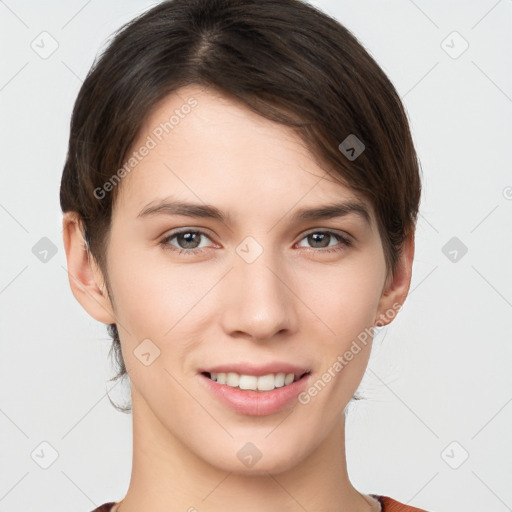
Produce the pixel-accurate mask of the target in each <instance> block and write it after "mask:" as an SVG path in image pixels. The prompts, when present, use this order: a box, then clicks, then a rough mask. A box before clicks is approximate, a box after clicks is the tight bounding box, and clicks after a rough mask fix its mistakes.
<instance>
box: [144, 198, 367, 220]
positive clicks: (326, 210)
mask: <svg viewBox="0 0 512 512" xmlns="http://www.w3.org/2000/svg"><path fill="white" fill-rule="evenodd" d="M349 214H356V215H358V216H359V217H361V219H363V220H364V221H365V222H366V223H367V224H368V225H370V224H371V220H370V219H371V217H370V212H369V211H368V208H367V207H366V206H365V205H364V204H363V203H360V202H359V201H344V202H336V203H330V204H326V205H323V206H319V207H315V208H307V207H306V208H301V209H299V210H296V211H295V212H294V214H293V215H292V221H296V222H300V221H302V222H305V221H316V220H326V219H332V218H337V217H344V216H346V215H349ZM154 215H182V216H185V217H196V218H202V219H214V220H218V221H221V222H223V223H230V222H232V216H231V215H230V214H228V213H223V212H222V211H221V210H219V209H218V208H217V207H215V206H213V205H208V204H198V203H188V202H185V201H180V200H176V199H172V200H171V199H164V200H162V201H160V202H158V203H156V204H154V203H153V202H151V203H149V204H148V205H146V206H145V207H144V208H143V209H142V210H141V211H140V212H139V214H138V215H137V217H140V218H144V217H151V216H154Z"/></svg>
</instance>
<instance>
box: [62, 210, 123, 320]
mask: <svg viewBox="0 0 512 512" xmlns="http://www.w3.org/2000/svg"><path fill="white" fill-rule="evenodd" d="M62 235H63V241H64V249H65V251H66V259H67V264H68V265H67V266H68V268H67V271H68V278H69V285H70V287H71V291H72V292H73V295H74V296H75V298H76V300H78V302H80V304H81V305H82V307H83V308H84V309H85V310H86V311H87V312H88V313H89V314H90V315H91V316H92V317H93V318H95V319H96V320H98V321H99V322H103V323H105V324H111V323H115V316H114V312H113V309H112V305H111V303H110V300H109V297H108V294H107V292H106V287H105V284H104V279H103V276H102V274H101V271H100V269H99V268H98V266H97V264H96V262H95V261H94V257H93V256H92V255H91V254H90V252H89V249H88V247H87V244H86V243H85V240H84V237H83V232H82V225H81V222H80V218H79V216H78V214H77V213H76V212H66V213H65V214H64V217H63V220H62Z"/></svg>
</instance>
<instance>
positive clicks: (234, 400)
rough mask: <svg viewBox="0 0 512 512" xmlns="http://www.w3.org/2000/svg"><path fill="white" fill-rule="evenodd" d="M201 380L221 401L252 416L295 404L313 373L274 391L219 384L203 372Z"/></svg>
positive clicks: (265, 414)
mask: <svg viewBox="0 0 512 512" xmlns="http://www.w3.org/2000/svg"><path fill="white" fill-rule="evenodd" d="M199 377H200V379H201V382H203V383H204V385H205V386H206V387H207V388H208V389H209V390H210V391H211V392H212V393H213V394H214V396H215V397H217V398H218V399H219V400H220V402H222V403H223V404H225V405H227V406H228V407H229V408H231V409H233V410H234V411H235V412H237V413H239V414H248V415H250V416H267V415H269V414H274V413H276V412H279V411H281V410H282V409H284V408H285V407H287V406H289V405H291V404H293V403H294V402H295V401H296V399H297V396H298V395H299V394H300V393H301V392H302V391H303V390H304V388H305V387H306V385H307V383H308V381H309V378H310V377H311V374H310V373H308V374H307V375H304V377H302V378H301V379H299V380H297V381H295V382H292V383H291V384H288V385H287V386H282V387H280V388H275V389H273V390H272V391H253V390H250V389H247V390H243V389H239V388H233V387H231V386H227V385H226V384H219V383H218V382H216V381H214V380H212V379H210V378H209V377H207V376H206V375H203V374H202V373H200V374H199Z"/></svg>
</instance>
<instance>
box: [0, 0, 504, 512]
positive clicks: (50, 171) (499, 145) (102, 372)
mask: <svg viewBox="0 0 512 512" xmlns="http://www.w3.org/2000/svg"><path fill="white" fill-rule="evenodd" d="M315 4H316V5H318V6H320V7H321V8H323V9H324V10H326V11H327V12H328V13H330V14H332V15H334V16H335V17H337V18H338V19H339V20H340V21H341V22H342V23H343V24H344V25H346V26H347V28H348V29H349V30H351V31H352V32H353V33H354V35H356V37H358V39H359V40H360V42H361V43H362V44H363V45H364V46H365V47H366V48H367V49H368V50H369V51H370V53H371V54H372V55H373V56H374V57H375V59H376V60H377V62H378V63H379V64H380V65H381V66H382V68H383V69H384V71H385V72H386V73H387V74H388V76H389V77H390V79H391V80H392V82H393V83H394V84H395V86H396V88H397V90H398V92H399V93H400V95H401V97H402V98H403V101H404V103H405V105H406V108H407V111H408V114H409V117H410V122H411V128H412V131H413V136H414V140H415V143H416V146H417V150H418V153H419V157H420V160H421V164H422V168H423V186H424V193H423V201H422V205H421V215H420V219H419V224H418V229H417V242H416V243H417V249H416V259H415V263H414V268H413V283H412V286H411V293H410V296H409V298H408V300H407V302H406V305H405V307H404V309H403V310H402V312H401V313H400V315H399V316H398V318H397V319H396V320H395V321H394V322H393V323H392V324H391V325H390V326H389V327H386V328H383V329H382V330H381V331H380V333H379V334H378V336H377V338H376V340H375V346H374V352H373V354H372V358H371V360H370V365H369V370H368V372H367V375H366V377H365V379H364V381H363V383H362V386H361V389H360V390H361V391H362V392H363V393H364V394H365V395H366V396H367V397H368V399H367V400H365V401H362V402H361V403H357V404H352V405H351V406H350V414H349V418H348V431H347V454H348V455H347V456H348V465H349V473H350V476H351V479H352V481H353V483H354V485H355V486H356V487H357V488H358V489H359V490H361V491H362V492H372V493H378V494H386V495H389V496H392V497H394V498H395V499H399V500H400V501H403V502H405V503H409V504H411V505H416V506H420V507H423V508H426V509H428V510H432V511H436V512H456V511H461V512H462V511H464V512H476V511H478V512H480V511H482V510H486V511H487V512H493V511H496V512H501V511H506V510H512V487H511V486H510V483H511V481H512V434H511V428H510V427H511V422H512V372H511V361H512V344H511V334H512V327H511V322H510V318H511V313H512V286H511V285H512V271H511V261H512V259H511V257H512V244H511V241H510V239H511V227H512V222H511V220H512V170H511V158H510V148H511V141H510V135H511V133H512V72H511V56H512V1H511V0H501V1H498V2H496V1H495V0H489V1H487V0H481V1H450V2H446V1H440V0H439V1H434V0H428V1H423V2H420V1H419V0H417V1H416V2H413V1H412V0H400V1H387V2H383V1H378V0H375V1H370V0H357V1H356V0H353V1H345V0H344V1H339V2H336V1H334V0H332V1H327V0H326V1H323V2H322V1H318V2H315ZM150 5H153V4H152V3H150V2H144V1H135V0H130V1H121V0H111V1H108V2H100V1H99V0H89V1H83V0H72V1H68V2H62V1H61V2H57V1H50V2H36V1H34V0H32V1H21V0H6V1H0V43H1V63H2V65H1V66H0V119H1V124H0V130H1V131H0V141H1V142H0V144H1V148H2V151H1V157H2V158H1V164H0V172H1V187H0V227H1V233H2V245H1V248H2V250H1V251H0V320H1V322H0V336H1V345H0V346H1V357H0V364H1V367H0V379H1V382H0V384H1V385H0V413H1V414H0V432H1V437H0V442H1V445H0V451H1V453H0V460H1V466H0V511H2V512H3V511H9V512H17V511H23V512H29V511H42V510H52V511H55V512H59V511H62V512H64V511H68V512H69V511H71V510H76V511H78V510H82V511H84V512H86V511H89V510H92V509H93V508H94V507H96V506H98V505H99V504H101V503H103V502H106V501H110V500H114V499H116V500H117V499H120V498H121V497H122V496H123V495H124V493H125V491H126V489H127V487H128V483H129V477H130V469H131V416H130V415H124V414H121V413H118V412H116V411H115V409H114V408H113V407H112V406H111V404H110V402H109V400H108V398H107V390H108V389H110V388H111V387H112V383H110V382H108V379H109V378H110V377H111V376H112V375H113V372H112V369H111V367H110V362H109V360H108V358H107V354H108V349H109V346H110V344H109V342H108V338H107V335H106V331H105V328H104V326H103V325H102V324H100V323H98V322H96V321H95V320H93V319H92V318H90V317H89V316H88V315H87V314H86V313H85V311H83V310H82V308H81V306H80V305H79V304H78V302H77V301H76V300H75V299H74V297H73V295H72V294H71V291H70V289H69V285H68V276H67V273H66V260H65V254H64V249H63V245H62V238H61V237H62V234H61V212H60V208H59V200H58V193H59V184H60V177H61V172H62V166H63V162H64V158H65V152H66V145H67V137H68V126H69V119H70V115H71V110H72V106H73V103H74V100H75V98H76V94H77V92H78V89H79V87H80V85H81V81H82V80H83V78H84V77H85V75H86V73H87V71H88V69H89V67H90V65H91V64H92V61H93V59H94V56H95V55H96V53H97V52H98V50H99V49H100V48H101V47H103V45H104V43H105V41H106V39H107V37H108V36H109V35H110V34H111V33H112V32H113V31H114V30H116V29H117V28H119V27H120V25H121V24H122V23H124V22H126V21H128V20H130V19H131V18H133V17H134V16H135V15H137V14H139V13H141V12H142V11H144V10H145V9H146V8H147V7H149V6H150ZM44 31H46V32H47V33H48V34H49V35H47V34H43V35H40V34H41V33H42V32H44ZM454 31H456V32H457V33H458V34H459V35H457V34H455V35H453V34H452V32H454ZM447 38H448V39H447ZM463 40H465V41H467V43H468V44H469V47H468V48H467V50H466V51H464V52H463V53H462V54H460V55H459V53H460V51H461V50H462V49H463V48H464V46H463V45H464V42H463ZM443 41H445V42H443ZM57 44H58V47H57V48H56V50H55V51H54V52H53V53H52V54H51V55H46V54H45V52H50V51H51V50H52V49H53V47H52V45H54V46H55V45H57ZM31 45H32V46H31ZM43 57H46V58H43ZM44 237H46V238H47V239H48V240H49V241H48V240H43V241H41V239H42V238H44ZM453 237H456V239H455V240H452V241H451V242H450V240H451V239H452V238H453ZM38 244H39V245H38ZM446 244H448V245H446ZM53 246H54V251H56V253H55V254H52V252H51V250H50V252H48V253H47V254H45V253H44V252H41V251H43V250H44V249H45V248H48V247H50V248H51V247H53ZM34 247H35V249H34ZM464 247H466V248H467V253H466V254H463V250H464ZM454 250H455V251H456V253H455V252H453V251H454ZM41 258H42V259H43V260H44V259H45V258H46V261H41ZM127 392H128V386H127V384H125V385H124V387H123V385H122V384H118V385H116V387H115V388H114V389H112V391H110V396H111V397H112V398H113V399H114V400H118V401H119V400H121V401H122V400H123V397H126V396H127ZM41 443H48V444H43V445H41ZM57 455H58V456H57ZM55 456H57V458H56V460H55V461H53V459H54V458H55ZM466 457H467V459H466ZM465 459H466V460H465ZM41 466H49V467H47V469H44V468H43V467H41Z"/></svg>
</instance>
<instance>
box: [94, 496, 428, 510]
mask: <svg viewBox="0 0 512 512" xmlns="http://www.w3.org/2000/svg"><path fill="white" fill-rule="evenodd" d="M371 496H372V498H375V499H377V500H378V501H379V502H380V505H381V507H382V512H427V511H426V510H423V509H422V508H414V507H411V506H409V505H404V504H403V503H399V502H398V501H396V500H394V499H392V498H388V497H387V496H376V495H375V494H371ZM114 505H115V502H110V503H105V504H103V505H101V507H98V508H96V509H94V510H93V511H92V512H110V509H111V508H112V507H113V506H114Z"/></svg>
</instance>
